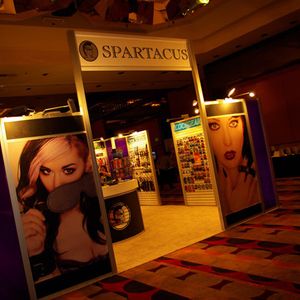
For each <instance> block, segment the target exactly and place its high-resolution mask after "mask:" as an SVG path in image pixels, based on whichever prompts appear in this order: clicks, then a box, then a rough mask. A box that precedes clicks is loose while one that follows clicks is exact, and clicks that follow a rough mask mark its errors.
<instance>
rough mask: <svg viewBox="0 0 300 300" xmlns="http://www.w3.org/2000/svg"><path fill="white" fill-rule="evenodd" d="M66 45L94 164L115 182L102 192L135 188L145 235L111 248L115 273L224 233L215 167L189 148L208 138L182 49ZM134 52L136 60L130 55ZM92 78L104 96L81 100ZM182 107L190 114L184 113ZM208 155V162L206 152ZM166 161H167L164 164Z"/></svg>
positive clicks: (109, 41)
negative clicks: (88, 52)
mask: <svg viewBox="0 0 300 300" xmlns="http://www.w3.org/2000/svg"><path fill="white" fill-rule="evenodd" d="M71 40H72V41H73V42H74V41H75V42H76V47H79V53H73V56H74V61H75V63H74V67H75V68H74V74H75V81H76V87H77V93H78V99H79V104H80V106H81V105H83V106H86V109H87V105H86V103H88V106H89V115H90V118H92V119H93V121H92V122H91V123H92V124H93V126H92V130H91V131H92V132H93V137H92V138H93V140H94V145H95V143H96V144H98V145H99V144H102V150H103V151H102V152H103V153H102V154H101V155H102V156H101V157H100V150H99V149H98V150H96V151H98V155H99V156H98V159H97V162H98V163H99V162H100V164H103V163H104V161H105V159H107V166H108V167H109V172H110V173H111V175H113V177H116V178H117V179H118V180H117V181H118V183H116V184H115V185H110V186H108V187H106V186H102V191H103V188H104V189H111V188H114V189H116V190H117V189H118V184H123V183H124V182H125V181H127V179H130V180H136V181H137V184H138V186H137V190H136V191H137V194H138V199H139V204H140V209H141V215H142V221H143V225H144V230H143V231H142V232H139V233H138V234H136V235H132V236H130V237H124V238H122V239H120V240H118V241H116V242H113V251H114V254H115V259H116V265H117V270H118V271H119V272H120V271H124V270H126V269H129V268H131V267H133V266H136V265H139V264H142V263H145V262H147V261H149V260H151V259H154V258H156V257H159V256H161V255H164V254H166V253H169V252H172V251H175V250H176V249H179V248H182V247H184V246H187V245H189V244H191V243H193V242H196V241H198V240H200V239H201V238H205V237H208V236H210V235H212V234H214V233H217V232H219V231H221V230H222V225H221V224H222V222H221V218H220V215H219V209H218V206H217V202H216V200H215V195H214V192H213V184H214V182H212V181H213V178H214V176H213V175H210V174H208V172H206V171H205V170H206V169H207V170H208V169H210V170H211V172H213V167H212V166H208V163H207V165H205V164H206V161H205V162H204V161H203V162H202V161H201V159H200V149H198V148H197V147H195V146H194V145H195V144H196V143H197V142H198V139H199V142H200V141H202V143H203V144H204V143H205V133H204V131H203V128H202V127H201V126H202V124H201V122H197V121H198V119H200V116H199V115H196V116H195V113H194V108H193V106H192V102H193V100H194V99H195V98H197V97H199V93H201V91H200V90H199V89H200V87H199V86H197V85H196V87H195V83H194V80H193V73H192V67H191V61H190V58H189V56H192V54H191V53H190V52H189V50H188V45H187V42H186V41H182V40H170V41H169V40H168V41H165V40H162V39H151V38H149V39H146V38H141V37H139V38H138V37H136V38H135V39H134V41H133V40H132V38H131V37H128V36H126V37H124V36H123V37H120V36H118V37H117V36H115V37H114V36H106V35H104V36H98V35H94V34H89V33H84V32H83V33H81V32H78V33H75V38H74V39H73V38H71ZM87 40H89V41H91V42H92V43H93V44H94V45H95V51H94V54H93V55H94V59H93V60H90V59H89V60H87V59H85V58H84V56H83V55H81V53H80V45H83V43H84V42H85V41H87ZM116 41H118V42H116ZM102 45H106V46H103V47H102ZM141 45H142V46H141ZM76 47H74V48H76ZM96 49H97V50H98V52H97V53H96ZM142 49H144V50H142ZM145 49H148V50H145ZM110 51H117V52H121V53H122V55H121V54H120V53H117V52H116V53H115V54H113V53H111V52H110ZM136 51H139V53H140V54H139V55H135V53H136ZM143 51H146V52H143ZM77 55H78V56H77ZM145 55H146V56H145ZM145 57H147V59H145ZM106 58H107V59H106ZM95 74H96V76H95ZM90 76H93V78H97V84H98V85H100V86H101V88H102V87H103V92H102V93H98V95H88V94H85V92H84V85H85V81H87V82H90V80H88V78H89V77H90ZM196 76H197V75H196ZM95 84H96V82H95ZM198 84H199V83H198ZM97 96H98V97H99V98H98V99H97ZM93 97H94V98H93ZM95 97H96V98H95ZM112 97H115V98H119V99H118V101H117V102H118V103H114V104H112V101H110V100H111V99H112ZM80 99H83V100H84V101H82V100H80ZM99 99H100V101H99ZM114 100H116V99H114ZM81 101H82V102H83V103H82V102H81ZM187 101H189V102H190V111H186V107H187V105H186V102H187ZM92 103H93V104H94V105H93V104H92ZM100 103H101V104H100ZM109 104H111V105H110V106H109ZM105 109H106V111H105ZM109 110H110V113H109V112H108V111H109ZM112 111H114V113H112ZM128 116H129V117H128ZM194 117H195V118H196V119H197V120H196V121H194V120H193V119H194ZM186 119H187V120H186ZM190 119H192V120H190ZM181 121H182V122H183V123H182V124H180V122H181ZM178 122H179V123H178ZM173 123H176V124H177V125H176V126H177V127H176V126H175V125H174V124H173ZM187 124H188V125H187ZM192 124H193V125H192ZM174 126H175V127H174ZM178 128H180V129H178ZM120 134H122V135H123V136H121V135H120ZM101 138H102V139H101ZM101 140H102V142H101ZM207 147H208V146H207ZM203 151H207V150H206V149H204V150H203ZM202 154H203V155H202ZM205 154H206V155H207V158H208V156H209V152H208V151H207V152H205ZM201 155H202V156H204V152H202V150H201ZM96 156H97V154H96ZM163 156H166V157H167V159H168V161H165V162H163ZM207 158H206V159H207ZM207 161H208V159H207ZM201 164H203V166H202V165H201ZM199 166H202V167H203V171H202V169H200V168H199ZM166 170H167V171H166ZM201 172H203V173H205V172H206V173H205V174H207V176H206V177H205V176H204V175H203V174H202V173H201ZM200 173H201V174H200ZM200 175H201V176H200ZM127 177H128V178H127ZM204 177H205V180H204ZM196 178H197V179H196ZM209 178H212V181H210V179H209ZM104 198H105V197H104ZM125 204H126V203H125ZM166 204H167V205H166ZM178 204H179V205H178ZM125 206H126V205H125ZM125 210H126V209H125ZM108 214H109V212H108ZM127 216H128V214H127ZM131 217H132V218H133V217H134V215H133V214H131ZM108 218H109V215H108Z"/></svg>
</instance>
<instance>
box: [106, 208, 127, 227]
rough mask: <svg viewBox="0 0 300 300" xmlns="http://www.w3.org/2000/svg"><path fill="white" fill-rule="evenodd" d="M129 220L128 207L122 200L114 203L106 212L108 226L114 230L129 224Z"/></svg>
mask: <svg viewBox="0 0 300 300" xmlns="http://www.w3.org/2000/svg"><path fill="white" fill-rule="evenodd" d="M130 220H131V212H130V209H129V207H128V206H127V205H126V204H125V203H123V202H118V203H116V204H114V205H113V206H112V207H111V208H110V210H109V212H108V222H109V224H110V226H111V227H112V228H113V229H115V230H123V229H125V228H126V227H127V226H128V225H129V223H130Z"/></svg>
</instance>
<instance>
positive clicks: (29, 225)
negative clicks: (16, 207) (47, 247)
mask: <svg viewBox="0 0 300 300" xmlns="http://www.w3.org/2000/svg"><path fill="white" fill-rule="evenodd" d="M22 222H23V229H24V236H25V240H26V245H27V250H28V254H29V256H33V255H37V254H40V253H41V252H43V251H44V243H45V238H46V225H45V217H44V215H43V214H42V213H41V212H40V211H39V210H37V209H34V208H31V209H29V210H28V211H27V212H26V213H25V214H24V215H22Z"/></svg>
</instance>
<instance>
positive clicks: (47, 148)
mask: <svg viewBox="0 0 300 300" xmlns="http://www.w3.org/2000/svg"><path fill="white" fill-rule="evenodd" d="M27 122H30V121H27ZM53 122H56V120H53ZM29 131H30V130H29ZM33 131H34V132H32V134H33V135H34V134H35V133H37V131H39V129H38V128H35V129H34V130H33ZM37 134H38V133H37ZM21 136H22V135H21ZM21 136H20V137H21ZM7 147H8V160H9V165H10V166H11V169H12V170H11V171H12V174H13V175H14V181H15V191H16V196H17V199H16V201H17V202H18V207H19V212H20V216H21V225H22V233H23V236H24V240H25V247H26V250H27V254H28V257H29V262H30V267H31V273H32V277H33V281H34V284H35V288H36V294H37V296H38V297H43V296H46V295H48V294H51V293H54V292H57V291H59V290H62V289H65V288H68V287H71V286H73V285H75V284H79V283H82V282H84V281H87V280H90V279H92V278H94V277H99V276H100V275H104V274H106V273H109V272H111V270H112V267H111V263H110V257H109V250H108V245H107V238H106V234H105V230H104V226H103V222H102V221H103V212H102V211H101V209H100V205H99V199H98V196H97V191H96V186H95V182H94V177H93V172H92V171H93V167H92V160H91V155H90V152H89V148H88V143H87V137H86V134H84V133H80V134H73V133H72V134H63V135H61V134H60V135H57V136H51V137H38V138H33V137H27V138H25V139H24V138H21V139H14V140H13V141H10V142H9V143H8V145H7Z"/></svg>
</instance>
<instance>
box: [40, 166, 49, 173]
mask: <svg viewBox="0 0 300 300" xmlns="http://www.w3.org/2000/svg"><path fill="white" fill-rule="evenodd" d="M40 172H41V173H42V174H43V175H50V173H51V170H50V169H49V168H46V167H43V166H41V167H40Z"/></svg>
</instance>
